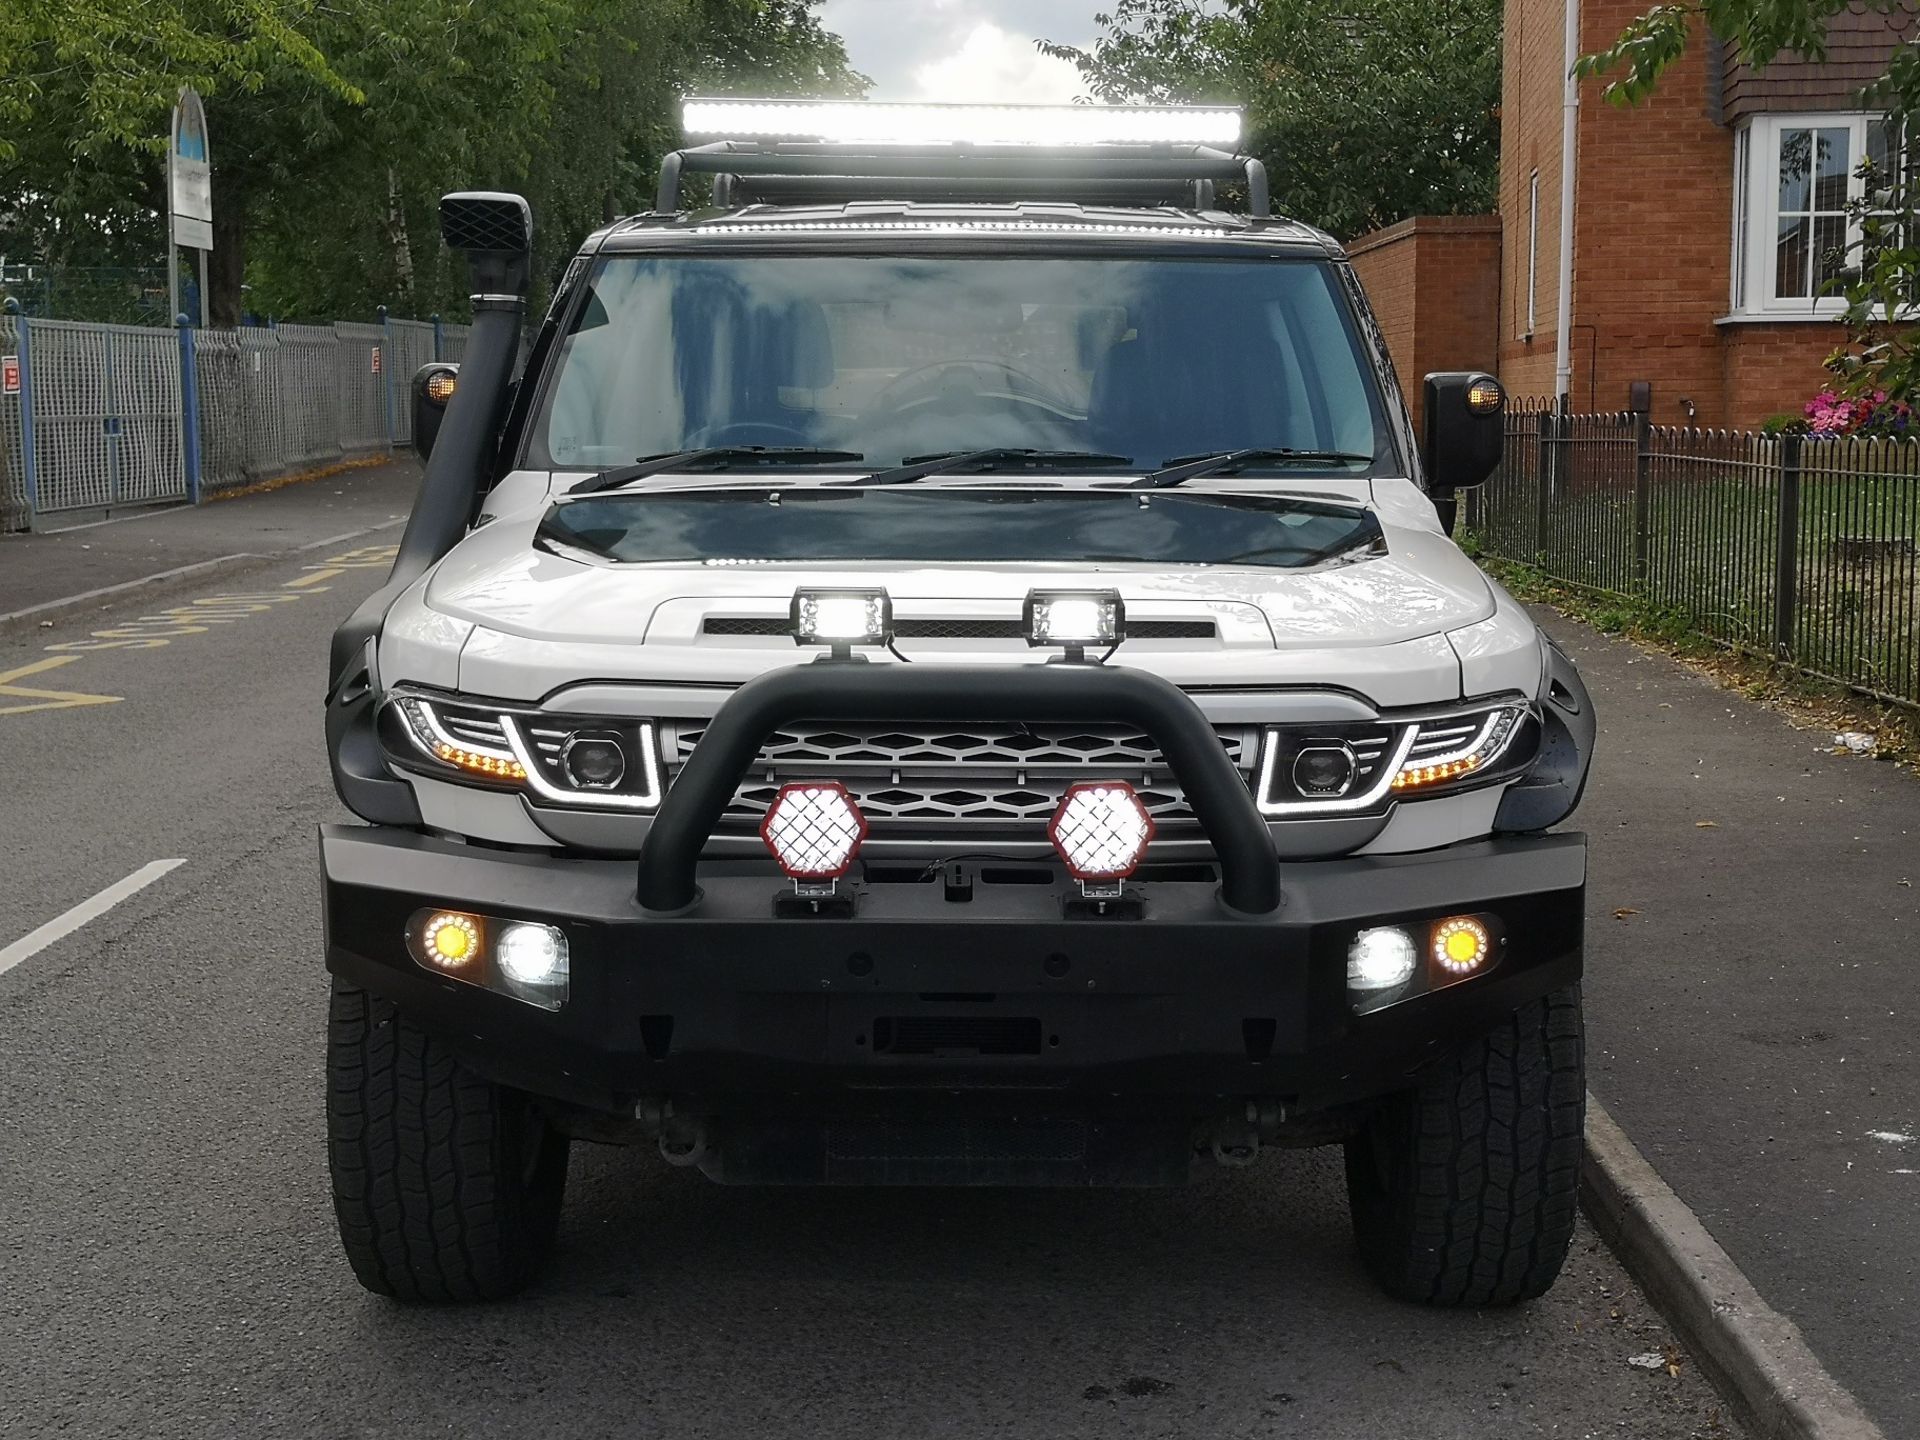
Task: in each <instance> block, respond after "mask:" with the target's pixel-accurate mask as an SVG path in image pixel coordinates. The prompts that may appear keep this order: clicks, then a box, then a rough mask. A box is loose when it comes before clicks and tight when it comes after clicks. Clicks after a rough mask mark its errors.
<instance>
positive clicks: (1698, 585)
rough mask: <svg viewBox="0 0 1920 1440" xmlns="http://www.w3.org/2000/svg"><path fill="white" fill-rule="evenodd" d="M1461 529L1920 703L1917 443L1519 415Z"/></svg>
mask: <svg viewBox="0 0 1920 1440" xmlns="http://www.w3.org/2000/svg"><path fill="white" fill-rule="evenodd" d="M1467 524H1468V526H1469V527H1470V528H1471V529H1472V530H1473V531H1474V532H1475V533H1476V534H1477V535H1478V536H1479V538H1480V541H1481V543H1482V545H1483V546H1484V547H1485V548H1486V549H1487V550H1488V551H1489V552H1491V553H1492V554H1495V555H1499V556H1503V557H1505V558H1507V559H1511V560H1518V561H1522V562H1525V563H1527V564H1531V565H1534V566H1536V567H1538V568H1539V569H1540V570H1542V571H1544V572H1545V573H1546V574H1548V575H1550V576H1553V577H1554V578H1556V579H1558V580H1562V581H1566V582H1568V583H1571V584H1574V585H1579V586H1583V587H1585V588H1588V589H1592V590H1596V591H1604V592H1609V593H1613V594H1619V595H1624V596H1632V597H1635V598H1637V599H1640V600H1643V601H1645V602H1646V603H1648V604H1651V605H1653V606H1656V607H1658V608H1660V609H1663V610H1668V611H1671V612H1673V613H1674V614H1676V615H1678V616H1680V617H1683V618H1684V619H1685V620H1686V622H1687V623H1688V624H1690V625H1691V626H1693V627H1694V628H1696V629H1698V630H1699V631H1700V632H1701V633H1702V634H1704V635H1706V636H1708V637H1710V638H1712V639H1714V640H1716V641H1719V642H1721V643H1722V644H1726V645H1729V646H1733V647H1735V648H1738V649H1741V650H1746V651H1749V652H1752V653H1755V654H1760V655H1765V656H1768V657H1770V658H1774V659H1778V660H1782V661H1785V662H1787V663H1789V664H1791V665H1793V666H1795V667H1797V668H1798V669H1800V670H1802V671H1804V672H1805V673H1807V674H1809V675H1813V676H1817V677H1819V678H1822V679H1826V680H1832V681H1836V682H1838V683H1840V684H1843V685H1847V686H1850V687H1852V688H1853V689H1855V690H1858V691H1861V692H1862V693H1865V694H1868V695H1872V696H1875V697H1877V698H1880V699H1885V700H1892V701H1896V702H1899V703H1901V704H1907V705H1920V438H1914V439H1905V438H1893V437H1874V436H1862V435H1851V436H1816V435H1776V434H1763V433H1759V432H1752V431H1735V430H1700V429H1690V428H1680V427H1670V426H1664V425H1652V424H1649V423H1648V421H1647V418H1646V417H1645V416H1644V415H1634V414H1620V415H1571V414H1559V413H1556V412H1555V411H1553V410H1552V409H1551V408H1550V407H1546V406H1520V407H1516V408H1515V409H1514V410H1513V411H1512V412H1511V413H1510V414H1509V416H1508V419H1507V441H1506V455H1505V458H1504V459H1503V461H1502V463H1501V465H1500V468H1499V469H1498V470H1497V471H1496V472H1495V473H1494V475H1493V476H1492V478H1490V479H1489V480H1488V482H1487V483H1486V485H1484V486H1483V487H1481V488H1480V489H1479V490H1477V491H1474V492H1471V493H1470V494H1469V496H1468V500H1467Z"/></svg>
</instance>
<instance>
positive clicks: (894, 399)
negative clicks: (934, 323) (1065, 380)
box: [868, 360, 1057, 415]
mask: <svg viewBox="0 0 1920 1440" xmlns="http://www.w3.org/2000/svg"><path fill="white" fill-rule="evenodd" d="M950 370H951V371H971V372H973V373H974V374H976V375H978V374H980V373H981V372H983V371H986V372H991V371H996V370H997V371H999V372H1000V373H1001V374H1002V375H1004V376H1007V377H1009V378H1010V379H1012V380H1013V381H1015V382H1016V384H1015V386H1014V387H1012V388H1015V389H1020V388H1022V387H1024V388H1027V389H1029V390H1031V391H1033V392H1034V393H1033V394H1030V395H1019V396H1017V397H1016V398H1017V399H1019V400H1021V401H1022V402H1024V403H1027V404H1037V405H1049V404H1055V403H1057V402H1054V401H1052V400H1051V399H1050V396H1049V392H1048V390H1047V387H1046V386H1045V385H1043V384H1041V383H1040V381H1039V380H1037V379H1036V378H1035V377H1033V376H1032V375H1029V374H1028V373H1027V372H1026V371H1024V370H1021V369H1019V368H1018V367H1016V366H1013V365H1009V364H1007V363H1006V362H1005V361H1004V360H935V361H933V362H932V363H931V364H928V365H917V366H915V367H914V368H913V369H911V370H905V371H902V372H901V373H900V374H898V375H896V376H894V377H893V379H891V380H889V381H888V382H887V383H886V384H885V385H883V386H882V387H881V388H880V391H879V393H878V394H876V395H875V396H874V397H873V399H872V400H871V401H869V402H868V413H869V414H883V415H884V414H891V413H894V412H896V411H900V410H905V409H908V408H909V407H911V406H914V405H925V404H928V403H930V402H932V401H934V400H937V399H940V398H941V397H942V392H943V391H944V392H951V393H953V394H954V396H955V398H957V399H964V400H967V401H970V402H973V403H974V404H976V405H978V404H981V403H983V402H986V401H987V400H988V397H987V396H984V395H982V394H980V393H979V391H978V390H977V389H975V390H968V391H961V390H960V387H959V386H958V385H957V384H955V385H932V384H929V383H928V382H930V381H932V380H933V379H934V378H935V377H936V376H939V375H942V374H945V373H946V372H947V371H950ZM915 386H926V388H927V389H928V391H929V393H928V394H926V395H920V396H914V395H909V394H908V393H907V392H910V391H911V390H912V389H913V388H914V387H915Z"/></svg>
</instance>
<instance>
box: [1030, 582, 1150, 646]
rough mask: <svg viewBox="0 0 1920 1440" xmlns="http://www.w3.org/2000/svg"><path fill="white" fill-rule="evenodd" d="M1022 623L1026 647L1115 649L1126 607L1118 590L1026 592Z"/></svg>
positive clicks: (1123, 630)
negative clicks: (1094, 647)
mask: <svg viewBox="0 0 1920 1440" xmlns="http://www.w3.org/2000/svg"><path fill="white" fill-rule="evenodd" d="M1024 611H1025V613H1024V615H1023V616H1022V619H1023V620H1024V622H1025V625H1026V631H1027V644H1029V645H1054V646H1066V647H1068V648H1069V649H1078V648H1080V647H1082V646H1086V645H1118V644H1119V643H1120V641H1121V640H1122V639H1123V638H1125V636H1126V625H1127V607H1126V603H1125V602H1124V601H1123V600H1121V598H1120V592H1119V591H1118V590H1029V591H1028V592H1027V601H1026V605H1025V606H1024Z"/></svg>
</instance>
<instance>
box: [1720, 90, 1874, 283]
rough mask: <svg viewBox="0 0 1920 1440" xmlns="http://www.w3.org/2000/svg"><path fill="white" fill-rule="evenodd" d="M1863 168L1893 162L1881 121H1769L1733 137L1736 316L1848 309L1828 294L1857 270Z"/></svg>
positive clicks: (1831, 118)
mask: <svg viewBox="0 0 1920 1440" xmlns="http://www.w3.org/2000/svg"><path fill="white" fill-rule="evenodd" d="M1865 159H1872V160H1873V161H1874V163H1875V165H1876V166H1878V167H1882V169H1883V173H1884V167H1885V166H1886V165H1887V164H1888V162H1889V156H1888V143H1887V127H1886V124H1885V122H1884V121H1882V120H1881V118H1880V117H1878V116H1875V115H1766V116H1761V117H1759V118H1757V119H1755V120H1754V121H1753V122H1752V124H1751V125H1750V126H1748V127H1747V128H1746V129H1745V130H1742V131H1740V132H1738V133H1737V134H1736V135H1735V137H1734V184H1733V192H1734V208H1733V247H1734V255H1733V261H1734V264H1733V295H1732V299H1733V308H1734V309H1735V310H1736V311H1741V312H1746V313H1749V314H1754V313H1799V314H1818V315H1827V314H1832V313H1834V312H1836V311H1838V310H1839V309H1841V307H1842V305H1843V304H1844V302H1843V300H1842V299H1841V297H1840V296H1838V295H1835V294H1830V293H1828V286H1829V285H1830V284H1831V283H1832V282H1833V281H1835V280H1836V279H1838V278H1839V277H1840V276H1841V274H1842V273H1843V272H1845V271H1847V270H1849V269H1853V268H1856V267H1857V266H1858V265H1859V263H1860V256H1859V248H1858V247H1859V244H1860V238H1861V236H1860V225H1859V223H1858V220H1857V219H1856V218H1855V217H1854V216H1852V215H1850V214H1849V213H1848V206H1849V205H1851V204H1853V203H1854V202H1855V201H1857V200H1859V199H1860V197H1861V195H1862V193H1863V191H1864V185H1865V182H1864V181H1863V180H1862V179H1861V177H1860V175H1859V173H1858V172H1859V169H1860V164H1861V161H1862V160H1865ZM1882 183H1884V181H1883V182H1882Z"/></svg>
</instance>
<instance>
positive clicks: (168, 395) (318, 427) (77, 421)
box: [0, 310, 469, 530]
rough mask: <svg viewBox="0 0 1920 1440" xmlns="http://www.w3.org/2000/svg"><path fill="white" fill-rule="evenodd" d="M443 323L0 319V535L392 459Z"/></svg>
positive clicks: (444, 330)
mask: <svg viewBox="0 0 1920 1440" xmlns="http://www.w3.org/2000/svg"><path fill="white" fill-rule="evenodd" d="M468 330H469V327H467V326H465V325H444V324H442V323H440V322H439V321H437V320H435V321H424V320H396V319H390V318H388V317H386V316H385V315H382V317H381V319H380V321H379V322H378V323H376V324H360V323H353V322H340V323H337V324H332V325H273V326H251V325H250V326H243V327H241V328H239V329H237V330H197V329H190V328H185V327H182V328H180V329H177V330H171V329H169V330H163V329H155V328H149V327H138V326H129V325H97V324H90V323H82V322H78V321H67V320H41V319H37V318H34V317H30V316H27V315H25V314H22V313H17V312H14V311H11V310H7V311H0V379H4V380H5V382H6V383H4V384H0V530H14V529H22V528H27V527H30V526H32V525H33V524H35V523H36V522H38V521H39V520H40V519H41V518H42V517H49V518H55V519H57V518H59V517H62V516H66V517H69V518H70V517H71V516H73V515H74V514H76V513H80V512H88V511H107V510H113V509H116V508H119V507H122V506H132V505H142V504H149V503H157V502H167V501H198V500H201V499H204V498H207V497H209V496H213V495H217V494H219V493H221V492H222V491H226V490H232V489H236V488H239V487H242V486H245V485H251V484H255V483H257V482H259V481H262V480H269V479H273V478H276V477H278V476H282V475H286V474H290V473H292V472H295V471H298V470H302V469H307V468H311V467H313V466H317V465H324V464H327V463H328V462H330V461H335V460H339V459H342V458H344V457H346V456H351V455H356V454H364V453H366V452H369V451H374V450H379V449H384V448H388V447H391V446H395V445H404V444H406V443H408V442H409V441H410V440H411V438H412V428H413V427H412V405H411V397H410V395H409V393H408V385H409V382H410V381H411V380H412V378H413V375H414V372H415V371H416V370H418V369H419V367H420V366H422V365H424V364H426V363H428V362H429V361H432V360H436V359H442V360H456V361H457V360H458V359H459V358H460V356H461V355H462V354H463V353H464V352H465V349H466V341H467V334H468Z"/></svg>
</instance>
